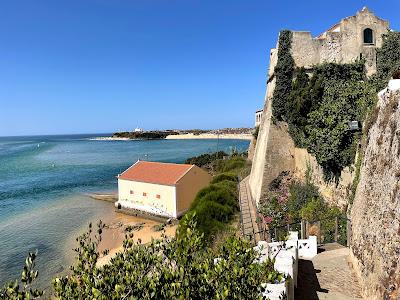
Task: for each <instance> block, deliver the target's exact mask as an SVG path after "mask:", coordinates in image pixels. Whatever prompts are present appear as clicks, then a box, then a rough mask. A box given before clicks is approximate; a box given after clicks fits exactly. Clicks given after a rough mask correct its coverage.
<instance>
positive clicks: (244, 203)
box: [239, 176, 260, 241]
mask: <svg viewBox="0 0 400 300" xmlns="http://www.w3.org/2000/svg"><path fill="white" fill-rule="evenodd" d="M253 203H254V202H253V200H252V198H251V194H250V189H249V177H248V176H247V177H246V178H245V179H243V180H242V181H241V182H240V184H239V205H240V214H241V221H242V231H243V232H242V233H243V235H244V236H246V237H251V238H254V237H255V240H256V241H259V240H260V237H259V234H254V233H255V232H258V226H257V222H256V218H257V211H256V208H255V207H254V204H253Z"/></svg>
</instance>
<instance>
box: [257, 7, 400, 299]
mask: <svg viewBox="0 0 400 300" xmlns="http://www.w3.org/2000/svg"><path fill="white" fill-rule="evenodd" d="M388 28H389V23H388V22H387V21H384V20H382V19H380V18H378V17H376V16H375V15H374V14H373V13H371V12H370V11H369V10H368V9H367V8H363V9H362V10H361V11H359V12H357V14H356V15H355V16H352V17H348V18H345V19H343V20H341V21H340V22H339V23H338V24H336V25H334V26H333V27H331V28H330V29H329V30H328V31H326V32H324V33H322V34H321V35H319V36H318V37H316V38H313V37H312V36H311V33H310V32H300V31H293V39H292V56H293V58H294V61H295V65H296V66H297V67H305V68H306V69H309V70H310V71H311V70H312V68H313V66H314V65H316V64H319V63H323V62H336V63H350V62H354V61H355V60H357V59H359V58H360V57H361V58H364V59H365V60H366V68H367V74H368V75H371V74H373V73H374V72H376V48H379V47H381V46H382V37H381V36H382V34H384V33H385V32H387V30H388ZM365 30H367V31H365ZM277 48H278V47H276V49H272V50H271V52H270V65H269V70H268V77H269V79H268V82H267V92H266V95H265V104H264V112H263V116H262V120H261V124H260V129H259V134H258V138H257V144H256V149H255V153H254V157H253V165H252V170H251V174H250V178H249V187H250V192H251V195H252V197H253V200H254V201H255V202H256V204H258V203H259V201H260V199H262V197H263V193H264V192H265V191H266V190H267V189H268V186H269V184H270V182H271V181H272V180H273V179H275V178H276V177H277V176H278V175H279V173H280V172H281V171H286V170H288V171H292V172H293V174H294V175H295V176H301V175H302V172H303V171H304V169H305V168H306V166H307V165H308V166H310V165H311V167H312V169H313V181H314V183H315V184H316V185H317V186H318V188H319V189H320V191H321V193H322V194H323V195H324V198H325V199H327V200H328V201H329V202H331V203H333V204H336V205H338V206H341V207H346V205H347V199H348V192H349V187H350V185H351V183H352V181H353V178H354V171H352V170H351V168H346V169H345V170H344V171H343V172H342V174H341V178H340V182H339V184H338V185H335V184H326V183H325V182H324V180H323V173H322V170H321V168H320V166H319V165H318V164H317V162H316V160H315V157H313V156H312V155H310V154H309V153H307V150H306V149H298V148H295V146H294V143H293V140H292V139H291V138H290V135H289V134H288V132H287V128H286V127H287V125H286V124H285V123H284V122H278V124H274V123H273V122H272V111H271V100H272V96H273V92H274V88H275V78H274V69H275V66H276V63H277V59H278V57H277V52H278V50H277ZM399 86H400V83H399ZM399 93H400V92H399V91H398V92H397V94H396V95H394V94H390V93H387V95H388V96H385V95H386V94H385V95H383V94H382V95H380V96H381V99H380V102H379V104H380V106H381V107H384V106H385V105H383V104H382V103H384V102H385V101H384V100H385V99H389V98H390V99H393V100H391V102H393V103H394V104H393V107H396V108H398V107H400V104H398V103H400V100H399V99H400V98H399ZM384 96H385V97H386V98H385V97H384ZM386 102H390V101H386ZM395 104H396V105H395ZM386 106H388V107H390V105H386ZM385 113H386V114H387V115H389V116H390V118H389V117H387V118H386V119H387V120H389V121H390V122H391V123H390V122H388V124H389V123H390V125H387V126H386V125H385V130H384V132H382V128H378V126H381V127H382V125H381V124H380V123H382V122H380V121H379V120H380V118H381V119H385V116H384V114H385ZM381 115H382V116H381ZM398 120H399V109H397V110H395V111H394V110H393V109H391V110H388V109H386V110H385V109H382V108H381V112H380V116H379V117H378V122H377V124H376V125H374V127H373V128H372V130H371V131H370V142H369V144H368V146H367V150H366V155H365V158H364V161H363V165H362V169H361V177H360V184H359V186H358V188H357V193H356V198H355V200H354V206H353V208H352V210H351V219H352V221H354V224H353V226H354V228H353V234H352V242H351V243H352V246H351V261H352V262H353V266H354V268H355V271H356V273H357V275H358V277H359V279H360V281H361V284H362V287H363V296H364V297H366V298H367V299H383V298H384V299H398V297H400V292H399V291H400V287H399V286H400V281H399V280H400V277H399V276H400V275H399V265H400V264H399V253H400V248H399V247H400V246H399V245H400V244H399V236H400V227H399V226H400V225H399V224H400V223H399V218H400V217H399V203H400V202H399V191H400V188H399V185H400V184H399V182H400V181H399V178H400V175H399V174H400V171H399V170H400V168H399V162H398V159H397V161H396V160H394V161H393V160H392V161H391V159H392V157H398V155H399V153H400V150H399V149H400V142H399V143H397V142H393V141H396V138H395V136H398V135H397V133H398V132H399V130H400V129H399V128H400V127H399V126H400V125H399V122H398ZM378 124H379V125H378ZM396 126H397V129H396ZM380 139H382V140H383V144H382V145H381V146H379V141H380ZM392 142H393V143H392ZM389 152H391V153H389ZM393 153H395V155H393ZM379 159H380V160H383V161H379ZM378 166H379V168H381V169H382V170H380V171H379V172H376V169H377V168H378ZM303 174H304V173H303ZM303 176H304V175H303ZM386 198H388V199H386ZM372 220H374V221H373V222H372Z"/></svg>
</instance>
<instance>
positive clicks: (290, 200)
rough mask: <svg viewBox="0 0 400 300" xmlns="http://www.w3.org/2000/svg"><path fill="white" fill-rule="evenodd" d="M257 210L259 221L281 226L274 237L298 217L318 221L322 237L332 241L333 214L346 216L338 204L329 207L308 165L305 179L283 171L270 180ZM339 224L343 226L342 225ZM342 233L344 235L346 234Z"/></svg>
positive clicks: (271, 225) (272, 227)
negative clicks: (312, 179) (294, 178)
mask: <svg viewBox="0 0 400 300" xmlns="http://www.w3.org/2000/svg"><path fill="white" fill-rule="evenodd" d="M258 212H259V213H260V214H261V216H262V218H261V220H260V221H261V222H262V223H264V225H266V226H268V228H269V229H274V228H280V227H281V228H283V230H284V232H279V234H278V237H277V238H281V237H282V236H283V235H284V234H286V233H287V231H286V230H287V229H286V225H288V224H292V223H296V224H299V223H300V221H301V220H306V221H309V222H310V223H313V222H315V221H321V228H322V234H323V236H324V241H333V237H334V231H335V217H339V218H343V217H345V215H344V214H343V213H342V212H341V211H340V210H339V208H337V207H330V206H329V205H328V204H327V203H326V202H325V201H324V199H323V197H322V196H321V194H320V193H319V191H318V188H317V187H316V186H315V185H314V184H313V183H312V182H311V170H310V168H308V170H307V172H306V180H305V182H299V181H296V180H293V179H292V178H291V176H290V174H289V172H282V173H281V174H280V175H279V176H278V177H277V178H276V179H275V180H274V181H273V182H272V183H271V185H270V187H269V191H268V193H266V194H265V195H264V197H263V198H262V201H261V202H260V205H259V211H258ZM340 228H341V229H343V230H345V225H343V226H341V227H340ZM297 230H299V228H297ZM281 233H283V235H282V234H281ZM341 236H342V237H343V238H344V239H345V234H342V235H341Z"/></svg>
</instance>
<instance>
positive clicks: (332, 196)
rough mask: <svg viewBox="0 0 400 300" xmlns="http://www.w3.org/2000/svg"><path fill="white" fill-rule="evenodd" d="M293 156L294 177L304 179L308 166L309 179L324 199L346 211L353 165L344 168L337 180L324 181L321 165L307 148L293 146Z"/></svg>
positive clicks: (353, 171) (352, 177) (352, 176)
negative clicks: (309, 171)
mask: <svg viewBox="0 0 400 300" xmlns="http://www.w3.org/2000/svg"><path fill="white" fill-rule="evenodd" d="M294 157H295V168H294V170H293V173H294V177H295V178H298V179H300V180H302V179H304V175H305V173H306V170H307V168H310V169H311V174H312V176H311V180H312V182H313V183H314V184H315V185H316V186H317V187H318V189H319V192H320V193H321V195H322V196H323V198H324V200H325V201H326V202H327V203H329V204H330V205H334V206H337V207H339V208H340V209H341V210H343V211H346V210H347V206H348V199H349V196H350V194H351V186H352V183H353V179H354V176H355V169H354V168H353V167H351V168H349V167H347V168H345V169H344V170H343V171H342V173H341V174H340V178H339V182H335V181H332V182H326V181H325V180H324V172H323V169H322V167H321V166H320V165H319V164H318V162H317V159H316V158H315V156H314V155H312V154H310V153H308V152H307V149H300V148H295V149H294Z"/></svg>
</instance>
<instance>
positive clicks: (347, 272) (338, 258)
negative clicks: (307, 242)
mask: <svg viewBox="0 0 400 300" xmlns="http://www.w3.org/2000/svg"><path fill="white" fill-rule="evenodd" d="M321 250H322V251H323V252H321V253H319V254H318V255H317V256H316V257H314V258H313V259H312V260H302V259H301V260H299V274H298V287H297V289H296V292H295V299H296V300H313V299H324V300H355V299H362V298H361V295H360V285H359V284H358V282H357V281H356V280H355V275H354V274H352V272H351V269H350V267H349V265H348V261H347V258H348V256H349V249H348V248H345V247H343V246H340V245H338V244H328V245H326V247H325V249H321Z"/></svg>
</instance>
